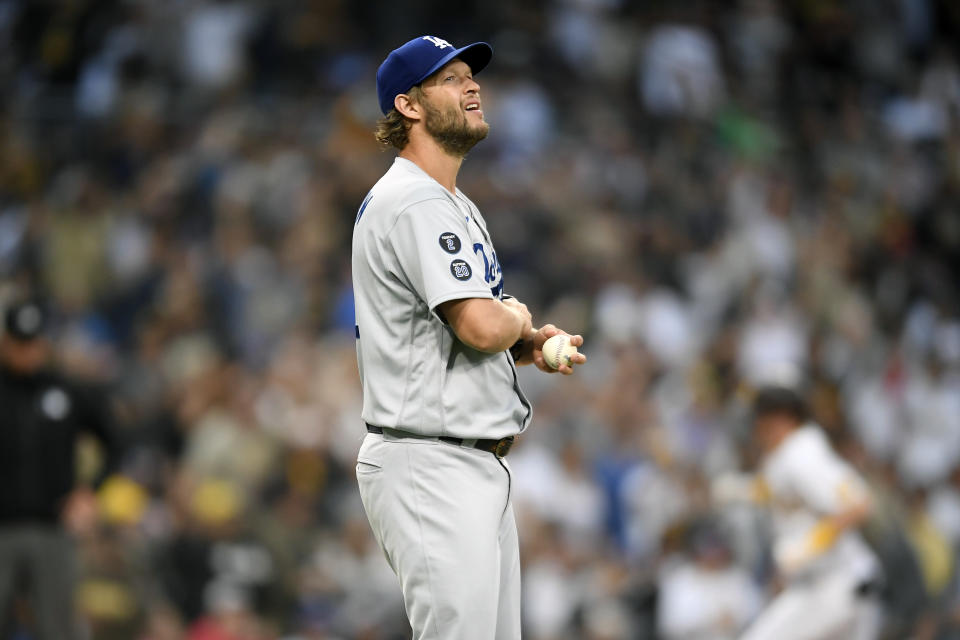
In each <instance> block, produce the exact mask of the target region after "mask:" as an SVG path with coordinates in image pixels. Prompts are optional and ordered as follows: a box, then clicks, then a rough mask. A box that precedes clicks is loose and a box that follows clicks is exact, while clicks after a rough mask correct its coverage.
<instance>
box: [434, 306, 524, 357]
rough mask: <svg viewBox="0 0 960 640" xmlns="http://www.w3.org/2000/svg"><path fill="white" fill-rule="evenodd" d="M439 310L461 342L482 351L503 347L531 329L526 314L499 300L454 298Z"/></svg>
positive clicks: (509, 344) (504, 348) (511, 344)
mask: <svg viewBox="0 0 960 640" xmlns="http://www.w3.org/2000/svg"><path fill="white" fill-rule="evenodd" d="M441 310H442V311H443V313H444V316H445V317H446V318H447V322H448V323H449V324H450V327H451V328H452V329H453V332H454V333H455V334H456V335H457V338H458V339H459V340H460V341H461V342H463V343H464V344H466V345H467V346H469V347H471V348H473V349H476V350H477V351H483V352H485V353H499V352H501V351H506V350H507V349H509V348H510V347H512V346H513V345H514V344H516V342H517V341H518V340H520V339H521V337H524V336H526V335H527V334H528V333H530V331H531V328H530V318H529V314H524V313H523V312H521V311H520V310H519V309H517V308H515V307H511V306H508V305H505V304H503V303H502V302H500V301H499V300H488V299H484V298H472V299H467V300H454V301H451V302H449V303H444V304H443V305H441Z"/></svg>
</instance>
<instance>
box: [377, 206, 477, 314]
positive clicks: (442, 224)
mask: <svg viewBox="0 0 960 640" xmlns="http://www.w3.org/2000/svg"><path fill="white" fill-rule="evenodd" d="M387 241H388V242H389V243H390V245H391V246H392V247H393V250H394V253H395V255H396V259H397V263H398V264H399V265H400V269H401V270H402V271H403V277H404V278H405V279H406V281H407V283H408V284H409V286H410V287H411V288H412V289H413V290H414V291H416V293H417V295H419V296H420V298H421V299H423V300H424V301H425V302H426V303H427V306H429V307H430V309H432V310H435V309H436V307H437V305H439V304H440V303H442V302H446V301H447V300H459V299H462V298H492V297H493V294H492V293H491V291H490V287H489V286H488V285H487V283H486V281H485V280H484V274H485V272H486V267H485V266H484V263H483V258H482V255H483V254H482V252H480V253H476V252H474V248H473V243H472V241H471V239H470V234H469V229H468V228H467V224H466V220H465V219H464V216H463V215H462V214H460V212H459V210H458V209H457V208H456V206H455V205H453V204H452V203H450V202H447V201H445V200H443V199H441V198H433V199H430V200H424V201H423V202H419V203H416V204H414V205H411V206H409V207H407V208H406V209H404V210H403V211H402V212H401V213H400V215H399V217H398V218H397V221H396V224H394V226H393V228H392V229H391V231H390V235H389V238H388V240H387Z"/></svg>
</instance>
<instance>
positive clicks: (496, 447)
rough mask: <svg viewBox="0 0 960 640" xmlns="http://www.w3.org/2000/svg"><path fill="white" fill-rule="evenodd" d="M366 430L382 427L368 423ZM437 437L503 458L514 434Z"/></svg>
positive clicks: (375, 430)
mask: <svg viewBox="0 0 960 640" xmlns="http://www.w3.org/2000/svg"><path fill="white" fill-rule="evenodd" d="M390 431H395V432H397V433H398V434H405V432H403V431H399V430H397V429H390ZM367 432H369V433H377V434H383V428H382V427H375V426H373V425H372V424H368V425H367ZM408 435H409V436H410V437H413V438H416V437H418V436H417V434H415V433H410V434H408ZM437 439H438V440H440V441H441V442H446V443H447V444H452V445H456V446H458V447H462V446H464V445H465V444H466V445H468V446H471V447H473V448H474V449H480V451H486V452H487V453H492V454H493V455H495V456H497V457H498V458H503V457H505V456H506V455H507V454H508V453H510V447H512V446H513V441H514V440H515V439H516V436H507V437H506V438H500V439H499V440H494V439H492V438H479V439H477V440H472V439H466V438H451V437H450V436H439V437H438V438H437Z"/></svg>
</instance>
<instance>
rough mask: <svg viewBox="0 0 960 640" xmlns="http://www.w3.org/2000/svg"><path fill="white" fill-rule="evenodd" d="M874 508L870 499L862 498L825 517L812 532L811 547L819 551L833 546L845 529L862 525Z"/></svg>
mask: <svg viewBox="0 0 960 640" xmlns="http://www.w3.org/2000/svg"><path fill="white" fill-rule="evenodd" d="M872 509H873V507H872V503H871V502H870V500H862V501H860V502H858V503H857V504H854V505H851V506H850V507H849V508H847V509H845V510H843V511H841V512H840V513H837V514H834V515H832V516H827V517H825V518H823V519H822V520H820V522H819V523H818V524H817V526H816V527H814V529H813V531H811V533H810V545H811V547H812V548H813V549H815V550H817V551H822V550H825V549H828V548H830V547H832V546H833V544H834V543H835V542H836V540H837V538H839V537H840V535H841V534H843V533H844V532H845V531H847V530H848V529H855V528H857V527H859V526H860V525H862V524H863V523H864V522H865V521H866V520H867V518H869V517H870V513H871V511H872Z"/></svg>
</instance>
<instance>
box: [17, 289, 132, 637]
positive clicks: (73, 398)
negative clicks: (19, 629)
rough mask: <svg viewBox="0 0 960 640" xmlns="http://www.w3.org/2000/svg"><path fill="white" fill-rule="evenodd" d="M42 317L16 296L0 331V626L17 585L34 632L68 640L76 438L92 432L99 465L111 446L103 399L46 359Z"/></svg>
mask: <svg viewBox="0 0 960 640" xmlns="http://www.w3.org/2000/svg"><path fill="white" fill-rule="evenodd" d="M46 324H47V314H46V312H45V309H44V307H43V306H41V305H40V304H39V303H37V302H34V301H25V302H18V303H16V304H13V305H11V306H9V307H8V308H7V309H6V311H5V312H4V327H3V329H4V331H3V334H2V335H0V633H2V630H3V629H4V628H5V627H8V625H9V623H10V617H11V614H12V608H13V607H12V604H13V600H14V598H15V597H16V596H17V595H20V594H21V593H22V594H23V595H25V596H27V600H28V602H29V603H30V608H31V610H32V612H33V616H32V618H33V626H34V627H35V628H34V637H36V638H37V640H74V639H75V638H76V637H77V629H76V621H75V616H74V612H73V598H74V587H75V582H76V568H75V565H76V562H75V552H74V544H73V540H72V539H71V536H70V534H69V533H68V532H67V530H66V529H65V528H64V526H63V524H62V516H63V511H64V507H65V506H66V503H67V500H68V499H69V498H70V496H71V494H72V493H73V491H74V489H75V482H76V479H75V468H74V455H75V445H76V441H77V438H78V436H79V435H80V433H81V432H89V433H92V434H93V435H94V436H96V438H97V439H98V440H100V442H101V444H102V445H103V446H104V451H105V452H106V454H107V456H106V459H107V460H108V462H107V464H106V465H104V466H105V467H109V466H110V463H111V462H112V460H113V459H115V450H114V445H113V440H112V438H111V430H112V429H111V427H110V424H109V423H110V420H109V418H108V416H109V412H108V411H107V403H106V402H105V398H104V397H103V395H102V394H100V393H95V392H93V391H92V390H85V389H84V388H83V387H82V386H81V385H79V384H76V383H74V382H73V381H71V380H70V379H69V378H68V377H67V376H65V375H63V374H62V373H60V372H58V371H57V370H56V369H55V368H54V367H53V366H52V362H51V357H50V356H51V343H50V340H49V339H48V338H47V337H46V335H45V334H44V330H45V328H46Z"/></svg>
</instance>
